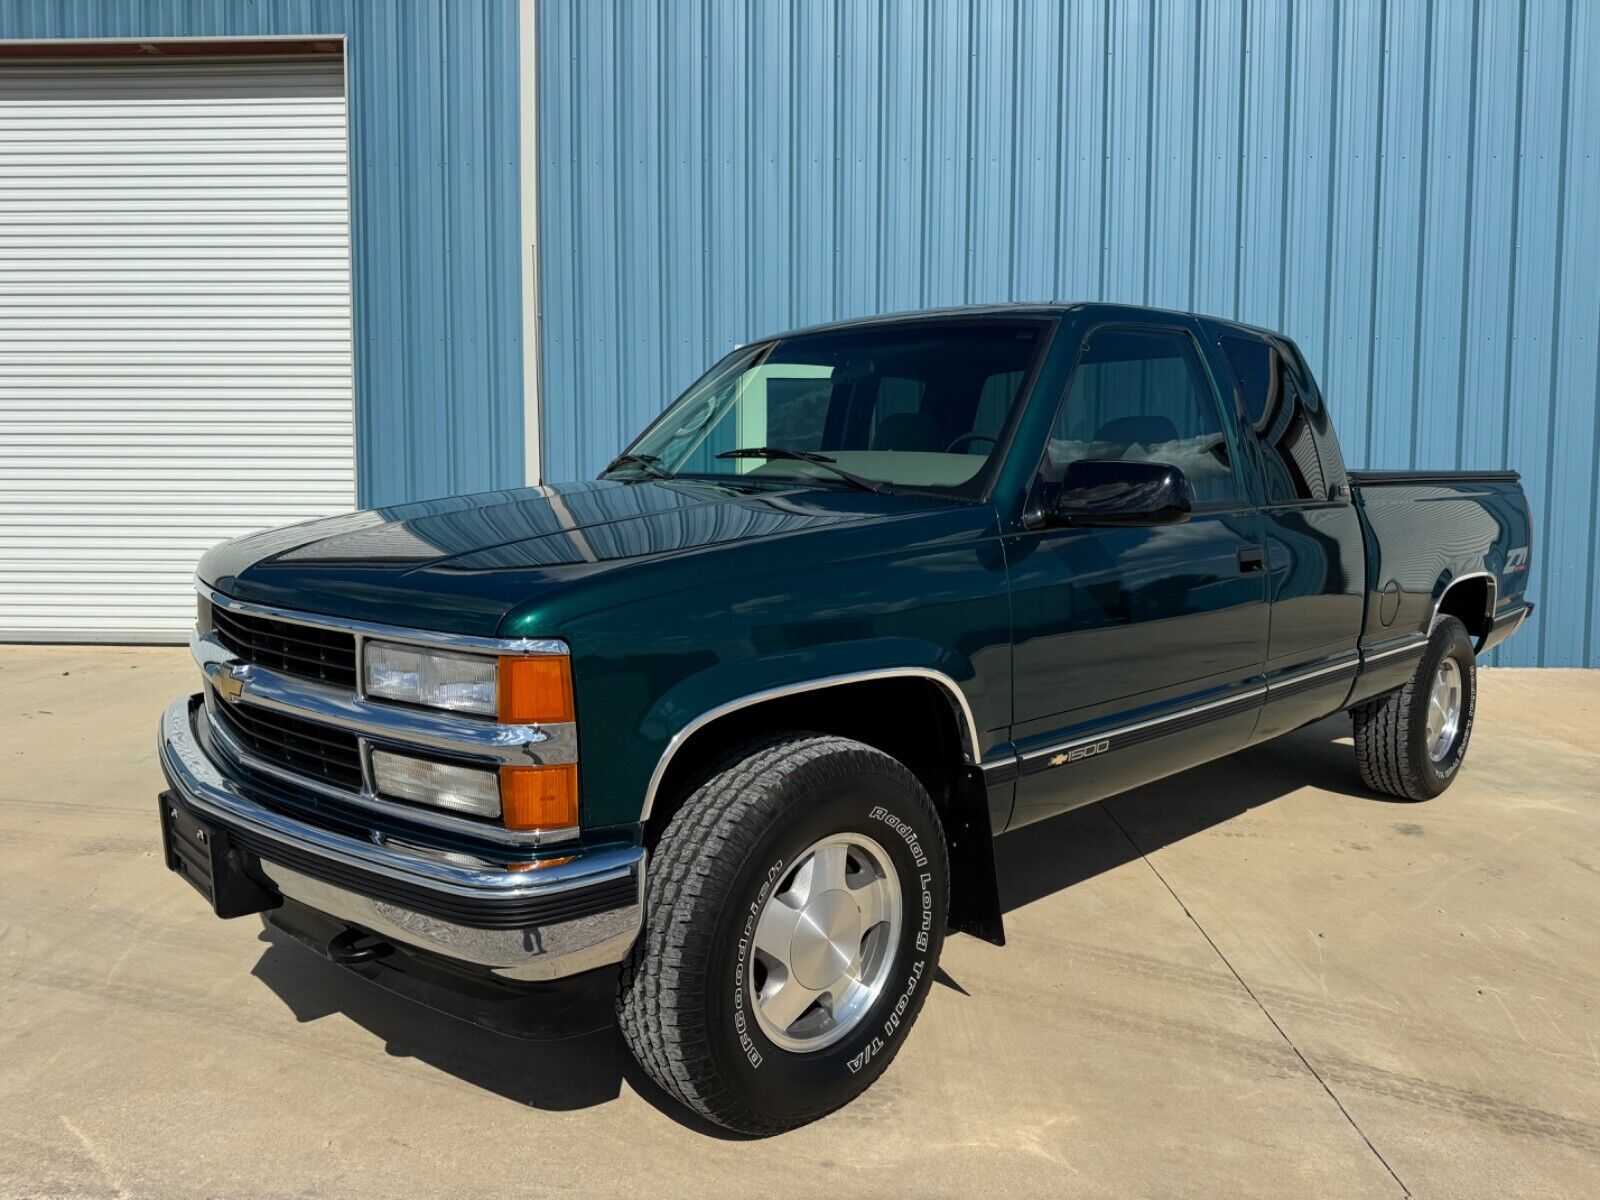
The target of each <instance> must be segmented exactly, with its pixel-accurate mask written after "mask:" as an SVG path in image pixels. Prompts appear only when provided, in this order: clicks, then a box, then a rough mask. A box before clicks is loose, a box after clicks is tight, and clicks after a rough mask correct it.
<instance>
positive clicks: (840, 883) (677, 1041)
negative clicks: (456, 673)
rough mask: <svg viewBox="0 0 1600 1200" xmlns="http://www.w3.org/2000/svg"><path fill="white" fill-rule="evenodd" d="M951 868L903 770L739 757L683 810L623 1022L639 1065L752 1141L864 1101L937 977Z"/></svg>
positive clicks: (825, 760) (671, 834) (763, 751)
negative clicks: (858, 1098)
mask: <svg viewBox="0 0 1600 1200" xmlns="http://www.w3.org/2000/svg"><path fill="white" fill-rule="evenodd" d="M948 886H949V885H948V866H947V862H946V857H945V847H944V838H943V832H942V830H941V827H940V825H939V819H938V816H937V815H936V814H935V812H934V810H933V805H932V804H931V802H930V801H929V799H928V794H927V792H926V791H925V790H924V788H923V787H922V785H921V784H920V783H919V782H918V781H917V778H916V777H915V776H914V775H913V774H912V773H911V772H910V771H909V770H907V769H906V768H905V767H904V766H903V765H902V764H901V763H899V762H898V761H896V760H895V759H893V758H891V757H889V756H888V755H886V754H884V753H882V752H881V751H878V750H875V749H873V748H871V747H870V746H865V745H862V744H861V743H859V742H853V741H850V740H848V739H845V738H839V737H829V736H821V735H815V734H794V735H790V736H784V737H780V738H775V739H772V740H769V741H765V742H761V743H757V744H754V745H751V746H748V747H745V748H744V749H743V750H741V751H739V752H738V753H737V754H735V755H734V756H733V757H732V758H730V759H729V760H728V761H726V762H725V763H723V764H722V766H721V767H720V768H718V769H716V770H715V771H713V772H712V774H711V776H710V777H709V778H708V779H706V780H705V782H704V783H702V784H700V786H699V787H697V788H696V789H695V791H694V792H693V794H691V795H690V796H689V797H688V799H687V800H686V801H685V803H684V805H683V807H682V808H681V809H679V811H678V812H677V813H676V814H675V815H674V817H673V819H672V821H671V823H670V824H669V825H668V826H667V828H666V830H665V831H664V832H663V834H662V836H661V840H660V843H659V844H658V846H657V847H656V850H655V854H654V856H653V857H652V859H651V862H650V876H649V884H648V890H647V908H646V923H645V929H644V932H643V935H642V937H641V938H640V940H639V943H638V945H637V946H636V947H635V950H634V953H633V956H632V958H631V959H630V960H629V962H628V963H627V964H626V965H625V966H624V969H623V975H622V986H621V990H620V993H619V996H618V1002H617V1015H618V1024H619V1025H620V1027H621V1029H622V1034H623V1037H624V1038H625V1039H626V1041H627V1043H628V1046H629V1048H630V1049H631V1050H632V1051H633V1053H634V1055H635V1057H637V1058H638V1060H639V1062H640V1064H641V1065H642V1066H643V1067H644V1069H645V1070H646V1071H647V1072H648V1073H649V1074H650V1076H651V1077H652V1078H654V1079H655V1080H656V1082H658V1083H659V1084H660V1085H661V1086H662V1087H664V1088H665V1089H666V1090H667V1091H669V1092H671V1093H672V1094H673V1095H674V1096H676V1097H677V1098H678V1099H679V1100H681V1101H682V1102H683V1103H684V1104H686V1105H687V1106H689V1107H690V1108H692V1109H694V1110H695V1111H696V1112H698V1113H700V1114H701V1115H702V1116H704V1117H706V1118H708V1119H709V1120H711V1121H714V1122H716V1123H717V1124H719V1125H722V1126H724V1127H726V1128H728V1129H732V1130H736V1131H739V1132H742V1133H751V1134H771V1133H777V1132H780V1131H782V1130H785V1129H790V1128H793V1127H794V1126H797V1125H802V1124H804V1123H806V1122H807V1121H812V1120H815V1119H816V1118H818V1117H820V1116H822V1115H824V1114H826V1113H828V1112H831V1111H833V1110H834V1109H836V1108H838V1107H840V1106H841V1105H843V1104H847V1103H848V1102H849V1101H851V1100H853V1099H854V1098H855V1097H856V1096H858V1095H860V1094H861V1093H862V1092H863V1091H865V1090H866V1089H867V1088H868V1087H869V1086H871V1084H872V1082H873V1081H874V1080H875V1079H877V1077H878V1076H879V1075H881V1074H882V1073H883V1071H884V1069H885V1068H886V1067H887V1066H888V1065H889V1063H890V1061H891V1060H892V1059H893V1058H894V1056H895V1053H896V1052H897V1051H898V1050H899V1049H900V1046H901V1044H902V1043H903V1042H904V1041H905V1039H906V1035H907V1034H908V1033H909V1031H910V1028H911V1025H912V1022H914V1021H915V1020H916V1017H917V1013H918V1012H919V1011H920V1010H921V1008H922V1002H923V999H924V997H925V996H926V995H927V992H928V989H929V987H930V986H931V985H932V983H933V975H934V969H935V967H936V966H937V964H938V961H939V951H940V949H941V947H942V945H943V941H944V920H945V910H946V905H947V899H948Z"/></svg>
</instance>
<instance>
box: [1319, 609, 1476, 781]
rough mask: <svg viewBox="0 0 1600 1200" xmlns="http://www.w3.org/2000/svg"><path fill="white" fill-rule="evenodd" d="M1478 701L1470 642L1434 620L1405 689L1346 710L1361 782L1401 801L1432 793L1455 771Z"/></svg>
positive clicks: (1455, 626)
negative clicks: (1353, 736) (1349, 719)
mask: <svg viewBox="0 0 1600 1200" xmlns="http://www.w3.org/2000/svg"><path fill="white" fill-rule="evenodd" d="M1477 703H1478V677H1477V662H1476V659H1475V658H1474V656H1473V652H1472V639H1471V637H1469V636H1468V634H1467V628H1466V626H1465V625H1463V624H1462V623H1461V622H1460V621H1459V620H1457V619H1456V618H1455V617H1448V616H1447V617H1440V618H1439V620H1438V621H1437V622H1436V623H1435V624H1434V627H1433V633H1432V635H1431V636H1430V637H1429V640H1428V648H1427V650H1426V651H1424V652H1423V655H1422V661H1421V662H1419V663H1418V664H1417V669H1416V672H1415V673H1414V674H1413V675H1412V677H1411V679H1410V680H1408V681H1407V682H1406V684H1405V686H1404V687H1401V688H1398V689H1396V690H1395V691H1392V692H1389V693H1386V694H1385V695H1382V696H1379V697H1378V698H1377V699H1375V700H1369V701H1367V702H1366V703H1365V704H1362V705H1359V706H1357V707H1356V708H1353V709H1351V710H1350V716H1351V720H1352V722H1353V724H1354V729H1355V742H1356V761H1357V762H1358V763H1359V764H1360V767H1361V780H1362V782H1363V783H1365V784H1366V785H1367V786H1368V787H1369V788H1372V789H1373V790H1374V791H1377V792H1386V793H1388V794H1389V795H1391V796H1399V797H1400V798H1401V799H1403V800H1429V799H1432V798H1433V797H1434V796H1437V795H1438V794H1439V793H1440V792H1442V791H1444V790H1445V788H1447V787H1449V786H1450V785H1451V783H1453V782H1454V781H1455V777H1456V775H1457V773H1458V772H1459V771H1460V770H1461V763H1462V761H1463V760H1464V759H1465V758H1466V756H1467V742H1468V740H1469V739H1470V738H1471V736H1472V720H1473V716H1474V714H1475V712H1476V710H1477Z"/></svg>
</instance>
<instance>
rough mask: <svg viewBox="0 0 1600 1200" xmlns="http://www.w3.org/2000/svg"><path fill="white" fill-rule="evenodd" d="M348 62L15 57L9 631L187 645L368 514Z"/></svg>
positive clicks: (6, 228) (0, 187)
mask: <svg viewBox="0 0 1600 1200" xmlns="http://www.w3.org/2000/svg"><path fill="white" fill-rule="evenodd" d="M343 74H344V73H343V66H342V63H341V62H340V61H339V60H338V59H337V58H336V57H334V58H332V59H331V60H322V61H316V62H297V61H286V60H274V59H255V60H252V61H220V60H219V61H212V60H206V61H178V62H159V63H158V62H138V61H126V60H124V61H121V62H116V63H106V64H82V65H72V66H60V65H44V64H32V63H7V62H4V61H0V640H7V639H10V640H19V639H47V640H57V639H59V640H63V641H77V640H102V641H103V640H180V639H181V638H182V637H184V636H185V634H186V632H187V630H188V628H189V627H190V626H191V625H192V623H193V620H194V593H193V585H192V582H191V580H192V577H193V572H194V566H195V562H196V560H197V559H198V558H199V557H200V555H201V554H202V553H203V552H204V551H205V550H206V548H207V547H209V546H211V545H213V544H214V543H216V542H218V541H220V540H222V539H224V538H228V537H232V536H235V535H237V534H240V533H243V532H246V531H248V530H252V529H260V528H263V527H267V526H272V525H281V524H285V523H287V522H290V521H298V520H304V519H307V518H310V517H315V516H321V515H325V514H328V513H333V512H339V511H342V510H344V509H348V508H350V507H351V506H352V505H353V503H354V501H355V445H354V442H355V429H354V416H353V395H352V379H351V335H350V250H349V224H350V221H349V189H348V183H347V180H348V172H347V169H346V154H347V145H346V133H345V130H346V122H345V100H344V78H343Z"/></svg>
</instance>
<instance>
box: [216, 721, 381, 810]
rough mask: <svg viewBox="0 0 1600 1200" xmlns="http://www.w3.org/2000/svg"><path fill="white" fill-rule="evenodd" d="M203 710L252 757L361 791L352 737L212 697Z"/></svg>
mask: <svg viewBox="0 0 1600 1200" xmlns="http://www.w3.org/2000/svg"><path fill="white" fill-rule="evenodd" d="M207 711H208V712H210V713H211V714H212V716H213V717H214V718H216V720H217V722H218V724H220V725H221V726H222V728H223V730H224V732H226V733H227V734H228V736H230V737H231V738H233V740H234V741H236V742H237V743H239V745H240V746H241V747H242V748H243V749H245V750H248V751H249V752H250V753H251V754H254V755H255V756H256V757H257V758H260V759H264V760H265V761H267V762H269V763H272V764H273V765H274V766H279V767H284V768H287V769H288V770H291V771H297V772H299V773H300V774H301V775H308V776H310V777H311V778H313V779H323V780H326V781H327V782H329V783H332V784H336V785H338V786H339V787H342V788H347V789H349V790H350V791H359V790H360V789H361V783H362V777H361V748H360V746H359V745H358V743H357V739H356V735H355V734H353V733H346V732H344V731H343V730H342V729H333V728H330V727H329V726H327V725H318V724H316V723H314V722H312V721H303V720H301V719H300V718H299V717H291V716H289V715H288V714H287V713H280V712H273V711H272V710H270V709H264V708H258V707H256V706H254V705H249V704H229V703H227V702H226V701H222V700H218V699H215V698H213V699H212V702H211V703H210V704H209V705H208V706H207Z"/></svg>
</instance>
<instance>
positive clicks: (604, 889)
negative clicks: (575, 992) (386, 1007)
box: [157, 696, 645, 982]
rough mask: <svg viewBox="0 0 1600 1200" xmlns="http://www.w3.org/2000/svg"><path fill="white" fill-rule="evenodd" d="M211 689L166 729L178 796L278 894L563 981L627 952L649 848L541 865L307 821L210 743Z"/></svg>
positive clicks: (516, 974) (163, 738)
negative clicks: (230, 769)
mask: <svg viewBox="0 0 1600 1200" xmlns="http://www.w3.org/2000/svg"><path fill="white" fill-rule="evenodd" d="M200 703H201V698H200V697H199V696H192V697H189V698H187V699H183V700H179V701H176V702H175V703H174V704H172V705H171V707H169V708H168V709H167V711H166V713H165V714H164V715H163V717H162V720H161V727H160V731H159V734H158V737H157V749H158V751H159V755H160V759H161V767H162V770H163V771H164V772H165V773H166V776H167V781H168V783H169V785H170V786H171V790H172V794H173V798H174V800H175V801H176V802H177V803H178V804H179V805H181V806H182V808H183V809H184V810H185V811H187V812H188V813H190V814H191V815H192V816H193V817H196V818H198V819H199V820H201V821H203V822H205V823H207V824H209V825H212V826H214V827H216V828H218V829H221V830H223V831H225V832H226V834H227V837H228V840H229V842H230V843H231V846H232V847H233V849H234V850H235V851H236V852H237V853H239V854H241V855H242V856H244V858H245V860H246V861H247V862H248V863H249V864H250V866H251V869H252V872H253V873H257V874H259V877H260V878H261V879H262V881H263V883H264V885H265V886H266V887H267V888H268V889H269V890H270V891H272V892H275V893H277V894H278V895H281V896H282V897H285V898H287V899H288V900H291V901H293V902H295V903H296V904H297V905H299V906H303V908H305V909H309V910H312V911H314V912H316V913H321V914H324V915H326V916H327V917H329V918H331V919H333V920H334V921H335V922H338V923H340V924H342V925H344V926H347V927H351V928H354V929H359V930H364V931H367V932H368V933H370V934H373V935H376V936H377V937H378V938H382V939H385V940H388V941H391V942H394V943H396V944H398V945H400V946H402V947H407V948H410V949H413V950H418V951H421V952H423V953H424V954H428V955H436V956H438V957H440V958H442V959H445V960H449V961H450V962H453V963H456V964H461V965H464V966H466V967H469V968H473V969H478V970H481V971H483V972H484V973H486V974H487V975H488V976H491V977H494V978H497V979H499V980H503V981H528V982H542V981H548V980H555V979H563V978H566V977H569V976H574V975H578V974H581V973H584V972H589V971H593V970H595V969H597V968H602V967H606V966H609V965H613V964H615V963H618V962H620V961H621V960H622V958H623V957H624V956H625V955H626V954H627V952H628V950H629V948H630V947H631V946H632V944H633V941H634V939H635V937H637V935H638V932H639V926H640V922H641V920H642V918H643V914H644V867H645V863H644V851H643V850H642V849H641V848H639V847H619V848H612V849H600V850H590V851H580V852H578V853H576V854H575V855H574V856H573V858H572V859H571V861H569V862H565V863H561V864H559V865H556V866H552V867H548V868H543V869H540V870H530V871H510V870H505V869H503V868H498V867H494V866H493V865H491V864H487V863H485V864H482V865H480V866H468V865H463V864H462V863H460V862H456V861H447V860H445V859H443V858H438V857H422V856H420V855H418V854H414V853H410V852H407V851H404V850H401V849H397V848H394V847H391V846H388V845H383V844H380V843H379V842H378V841H374V840H362V839H359V838H356V837H351V836H347V835H345V834H341V833H337V832H334V831H333V830H330V829H324V828H322V827H320V826H317V825H312V824H310V823H308V822H305V821H302V820H297V819H295V818H294V817H291V816H289V815H287V814H285V813H282V812H279V811H277V810H275V809H273V808H269V807H268V806H266V805H264V804H261V803H259V802H257V801H256V800H253V799H251V798H250V797H249V796H248V795H246V794H245V792H244V791H243V790H242V789H241V788H240V787H239V786H238V785H237V784H236V783H235V782H234V780H233V779H232V778H230V776H229V775H227V774H225V773H224V771H223V770H222V769H221V768H219V767H218V765H217V764H216V763H214V762H213V761H212V760H211V759H210V758H209V757H207V755H206V753H205V750H204V749H203V748H202V745H201V741H200V738H199V736H198V734H197V732H196V728H195V720H196V712H197V709H198V708H199V707H200Z"/></svg>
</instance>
